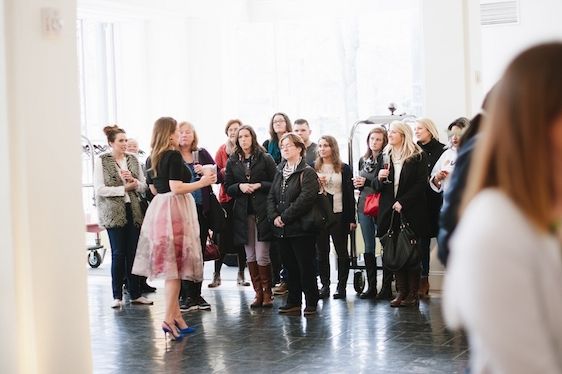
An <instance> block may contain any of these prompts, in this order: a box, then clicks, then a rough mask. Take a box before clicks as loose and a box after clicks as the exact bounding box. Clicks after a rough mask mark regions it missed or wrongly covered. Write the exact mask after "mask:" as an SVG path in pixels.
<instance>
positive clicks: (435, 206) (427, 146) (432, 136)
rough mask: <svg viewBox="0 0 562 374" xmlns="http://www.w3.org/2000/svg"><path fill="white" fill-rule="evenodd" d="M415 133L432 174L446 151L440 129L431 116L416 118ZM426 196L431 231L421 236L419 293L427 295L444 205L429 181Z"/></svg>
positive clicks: (428, 172) (440, 196)
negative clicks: (433, 243) (433, 245)
mask: <svg viewBox="0 0 562 374" xmlns="http://www.w3.org/2000/svg"><path fill="white" fill-rule="evenodd" d="M415 135H416V138H417V139H418V145H419V146H420V147H421V149H423V151H424V153H425V154H426V156H427V158H426V161H427V162H426V166H427V175H428V176H429V175H431V171H432V170H433V167H434V166H435V163H436V162H437V160H439V157H441V155H442V154H443V152H445V144H443V143H441V142H439V131H438V130H437V127H436V126H435V124H434V123H433V121H432V120H430V119H429V118H419V119H418V120H416V127H415ZM425 197H426V199H427V220H428V223H429V232H428V234H427V235H426V236H423V237H422V238H420V243H419V246H420V254H421V264H422V269H421V277H420V286H419V295H420V296H421V297H426V296H427V295H428V294H429V280H428V279H429V278H428V277H429V252H430V245H431V238H435V237H437V233H438V231H439V211H440V210H441V205H443V193H441V192H435V191H433V189H432V188H431V186H430V185H429V183H427V185H426V187H425Z"/></svg>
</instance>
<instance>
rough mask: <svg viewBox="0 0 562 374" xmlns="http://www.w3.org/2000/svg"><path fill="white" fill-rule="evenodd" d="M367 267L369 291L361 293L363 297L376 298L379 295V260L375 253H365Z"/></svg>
mask: <svg viewBox="0 0 562 374" xmlns="http://www.w3.org/2000/svg"><path fill="white" fill-rule="evenodd" d="M363 256H364V257H365V268H366V269H367V284H368V288H367V291H365V292H363V293H362V294H361V295H359V297H360V298H362V299H374V298H375V297H376V296H377V260H376V257H375V254H374V253H365V254H364V255H363Z"/></svg>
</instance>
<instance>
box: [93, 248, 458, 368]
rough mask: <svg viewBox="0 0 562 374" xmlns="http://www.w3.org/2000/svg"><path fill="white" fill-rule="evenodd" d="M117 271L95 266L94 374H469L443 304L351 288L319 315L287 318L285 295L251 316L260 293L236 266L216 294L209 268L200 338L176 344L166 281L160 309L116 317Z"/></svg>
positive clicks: (127, 310) (197, 323) (199, 314)
mask: <svg viewBox="0 0 562 374" xmlns="http://www.w3.org/2000/svg"><path fill="white" fill-rule="evenodd" d="M106 261H107V258H106ZM109 268H110V263H109V262H108V261H107V262H105V263H104V264H102V266H101V267H100V268H98V269H89V277H88V284H89V306H90V323H91V337H92V352H93V353H92V354H93V364H94V372H95V373H100V374H101V373H104V374H105V373H131V374H132V373H313V372H316V373H394V374H396V373H464V371H465V368H466V366H467V360H468V347H467V343H466V340H465V339H464V338H463V337H462V336H460V335H459V334H453V333H451V332H448V331H447V330H446V329H445V325H444V322H443V319H442V315H441V310H440V308H441V305H440V299H439V298H438V297H433V298H432V299H431V301H430V302H422V304H421V305H420V307H419V310H418V309H413V308H399V309H393V308H390V307H389V305H388V303H387V302H379V303H374V302H371V301H366V300H361V299H359V298H358V297H356V296H355V293H354V292H353V286H352V285H351V284H350V285H349V286H348V297H347V300H346V301H341V300H333V299H329V300H326V301H320V302H319V308H318V309H319V312H318V315H316V316H312V317H304V316H303V315H302V314H301V315H292V316H287V315H279V314H278V313H277V310H276V307H278V306H279V305H281V303H282V302H283V298H281V297H276V299H275V302H274V303H275V307H274V308H273V309H269V310H267V309H263V310H250V308H249V304H250V303H251V302H252V299H253V291H252V290H251V287H240V286H237V285H236V283H235V281H234V280H235V278H236V271H237V269H235V268H229V267H224V271H223V284H222V285H221V286H220V287H218V288H216V289H209V288H207V284H208V283H209V279H210V278H211V275H212V265H211V264H206V269H205V278H206V280H205V282H204V286H203V297H204V298H205V299H206V300H207V301H208V302H209V303H210V304H211V305H212V310H211V311H194V312H188V313H185V314H184V316H185V318H186V320H187V321H188V322H189V323H190V324H191V325H193V326H194V327H196V329H197V330H196V332H195V333H194V334H192V335H190V336H189V337H188V338H186V339H184V340H183V341H181V342H171V341H168V342H167V341H166V340H165V339H164V334H163V333H162V329H161V328H160V325H161V322H162V319H163V315H164V298H163V296H164V289H163V284H162V283H159V282H156V283H153V284H154V285H155V286H157V287H158V291H157V292H156V293H155V294H148V297H149V298H150V299H152V300H154V302H155V304H154V305H153V306H132V305H130V304H127V305H126V306H125V307H124V308H122V309H120V310H113V309H111V308H110V304H111V301H112V298H111V282H110V279H111V278H110V274H109ZM350 278H351V277H350ZM224 279H226V280H224ZM332 288H333V286H332ZM332 291H333V289H332Z"/></svg>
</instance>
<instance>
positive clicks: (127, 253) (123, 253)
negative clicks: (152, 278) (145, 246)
mask: <svg viewBox="0 0 562 374" xmlns="http://www.w3.org/2000/svg"><path fill="white" fill-rule="evenodd" d="M125 212H126V215H127V223H126V224H125V226H124V227H116V228H108V229H107V234H108V236H109V244H110V245H111V286H112V288H113V298H114V299H120V300H122V299H123V279H126V280H127V290H129V295H130V296H131V300H134V299H137V298H139V297H140V296H142V295H141V289H140V282H141V278H140V277H139V276H138V275H134V274H131V270H132V268H133V262H134V261H135V255H136V253H137V243H138V241H139V235H140V227H136V226H135V224H134V223H133V213H132V211H131V204H126V208H125Z"/></svg>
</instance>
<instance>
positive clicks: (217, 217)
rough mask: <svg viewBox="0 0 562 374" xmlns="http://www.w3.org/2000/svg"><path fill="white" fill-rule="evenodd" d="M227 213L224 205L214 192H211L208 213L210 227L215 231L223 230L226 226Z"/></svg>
mask: <svg viewBox="0 0 562 374" xmlns="http://www.w3.org/2000/svg"><path fill="white" fill-rule="evenodd" d="M226 219H227V214H226V210H224V209H223V207H222V205H221V204H220V203H219V201H218V200H217V197H216V196H215V194H214V193H212V192H211V193H210V194H209V212H208V213H207V221H208V223H209V228H210V229H211V230H212V231H213V232H221V231H223V230H224V229H225V227H226Z"/></svg>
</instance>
